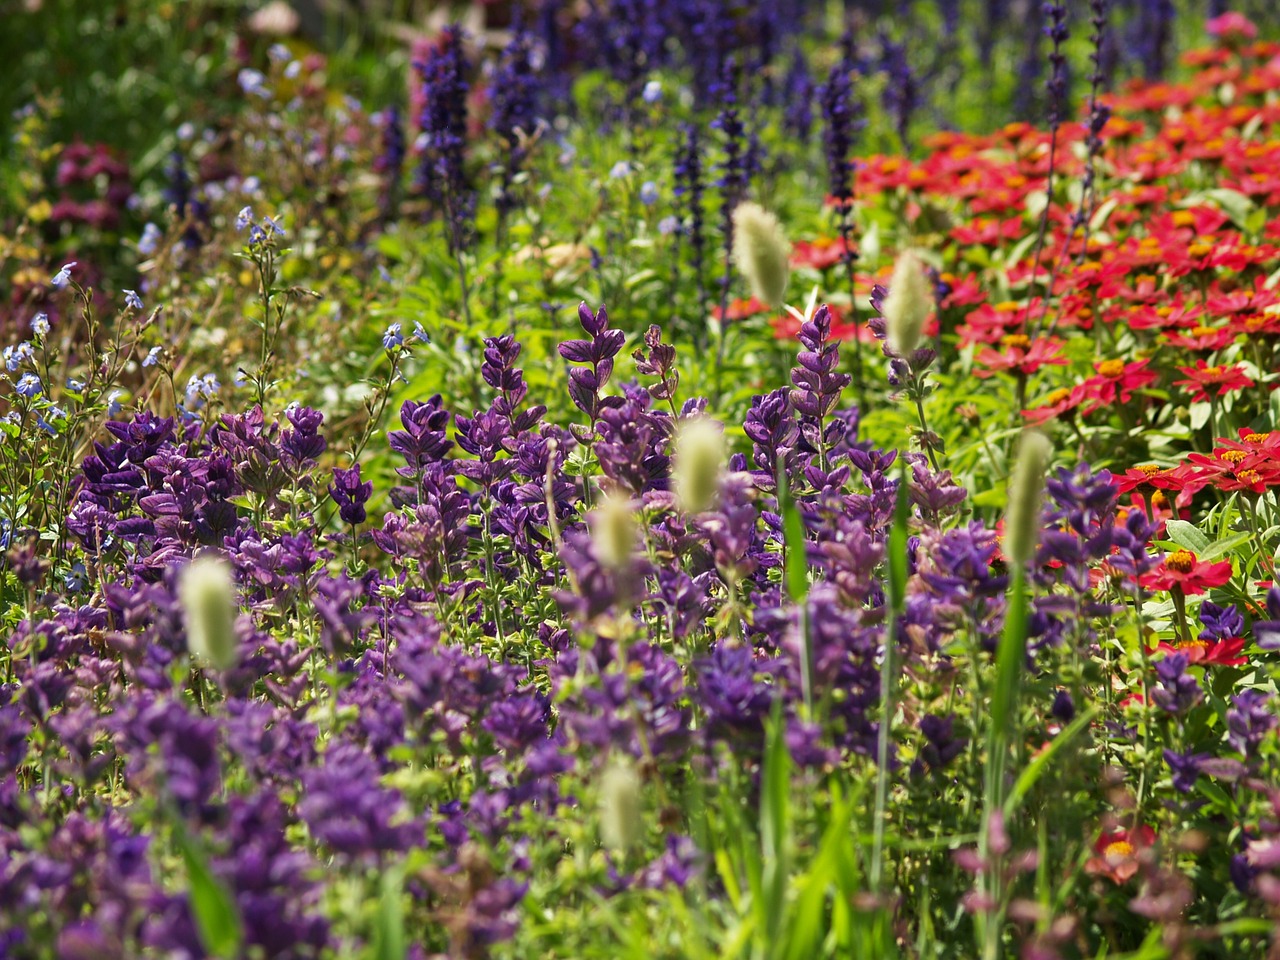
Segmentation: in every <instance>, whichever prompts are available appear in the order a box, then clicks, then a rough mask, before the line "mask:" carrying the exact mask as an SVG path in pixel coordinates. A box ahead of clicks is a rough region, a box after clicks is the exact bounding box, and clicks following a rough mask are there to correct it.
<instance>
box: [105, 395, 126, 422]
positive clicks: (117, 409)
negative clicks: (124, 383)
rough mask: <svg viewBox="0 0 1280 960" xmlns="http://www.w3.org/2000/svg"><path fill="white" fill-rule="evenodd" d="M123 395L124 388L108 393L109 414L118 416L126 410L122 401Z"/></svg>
mask: <svg viewBox="0 0 1280 960" xmlns="http://www.w3.org/2000/svg"><path fill="white" fill-rule="evenodd" d="M122 396H124V391H123V390H112V391H111V392H110V393H109V394H107V416H109V417H118V416H119V415H120V414H121V413H122V412H123V411H124V404H123V403H121V402H120V398H121V397H122Z"/></svg>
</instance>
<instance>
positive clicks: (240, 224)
mask: <svg viewBox="0 0 1280 960" xmlns="http://www.w3.org/2000/svg"><path fill="white" fill-rule="evenodd" d="M252 223H253V207H241V208H240V212H239V213H237V214H236V229H237V230H245V229H247V228H248V227H249V225H250V224H252Z"/></svg>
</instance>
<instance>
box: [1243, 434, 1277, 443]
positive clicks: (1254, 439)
mask: <svg viewBox="0 0 1280 960" xmlns="http://www.w3.org/2000/svg"><path fill="white" fill-rule="evenodd" d="M1270 439H1271V434H1269V433H1246V434H1245V435H1244V442H1245V443H1266V442H1267V441H1268V440H1270Z"/></svg>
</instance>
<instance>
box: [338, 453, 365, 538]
mask: <svg viewBox="0 0 1280 960" xmlns="http://www.w3.org/2000/svg"><path fill="white" fill-rule="evenodd" d="M372 495H373V481H372V480H366V481H365V482H364V483H361V482H360V464H359V463H357V464H356V465H355V466H353V467H351V468H350V469H349V470H343V469H341V468H340V467H334V468H333V483H331V484H330V485H329V496H331V497H333V501H334V503H336V504H337V505H338V515H339V516H340V517H342V521H343V523H349V524H351V525H352V526H355V525H357V524H361V523H364V521H365V516H366V514H365V509H364V505H365V504H366V503H368V502H369V497H370V496H372Z"/></svg>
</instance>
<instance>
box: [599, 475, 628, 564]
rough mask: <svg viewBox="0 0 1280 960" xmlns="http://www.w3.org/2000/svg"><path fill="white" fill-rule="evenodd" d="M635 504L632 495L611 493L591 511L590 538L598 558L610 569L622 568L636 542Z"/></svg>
mask: <svg viewBox="0 0 1280 960" xmlns="http://www.w3.org/2000/svg"><path fill="white" fill-rule="evenodd" d="M635 510H636V506H635V504H634V503H633V502H632V501H631V499H630V498H629V497H626V496H624V495H622V494H620V493H609V494H606V495H605V497H604V498H603V499H602V500H601V501H600V505H599V506H598V507H596V509H595V510H594V511H592V513H591V518H590V519H591V523H590V526H591V539H592V540H593V541H594V542H595V548H596V557H597V558H598V559H599V561H600V563H601V564H603V565H604V566H606V567H608V568H609V569H611V570H622V569H624V568H625V567H626V565H627V563H628V562H629V561H630V560H631V552H632V550H634V549H635V545H636V518H635Z"/></svg>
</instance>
